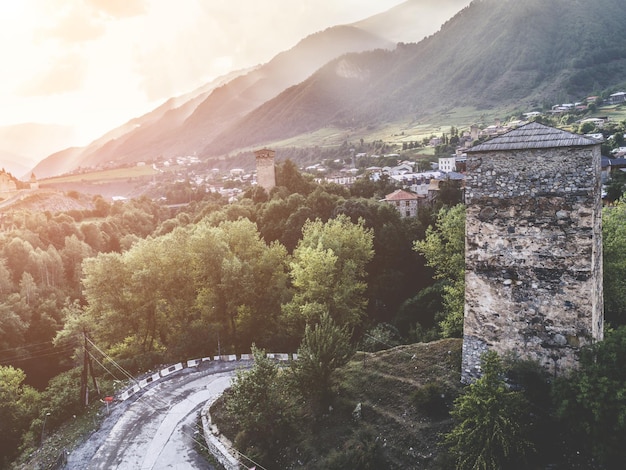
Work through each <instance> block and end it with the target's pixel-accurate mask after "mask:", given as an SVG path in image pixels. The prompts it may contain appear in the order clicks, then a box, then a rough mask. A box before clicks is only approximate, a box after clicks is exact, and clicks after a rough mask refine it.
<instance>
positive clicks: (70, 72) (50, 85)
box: [17, 53, 87, 97]
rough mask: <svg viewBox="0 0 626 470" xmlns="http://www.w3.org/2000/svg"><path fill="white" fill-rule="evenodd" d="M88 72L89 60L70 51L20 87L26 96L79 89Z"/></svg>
mask: <svg viewBox="0 0 626 470" xmlns="http://www.w3.org/2000/svg"><path fill="white" fill-rule="evenodd" d="M86 74H87V62H86V61H85V60H84V58H83V57H82V56H81V55H80V54H76V53H70V54H67V55H65V56H62V57H59V58H58V59H56V60H55V61H54V62H53V64H52V65H51V66H50V68H49V69H48V70H47V71H45V72H44V73H42V74H41V75H38V76H36V77H34V78H32V79H31V80H28V81H26V82H24V83H23V84H22V85H21V86H20V87H19V88H18V90H17V91H18V94H19V95H21V96H24V97H35V96H46V95H55V94H63V93H69V92H73V91H76V90H79V89H80V88H81V86H82V84H83V82H84V80H85V77H86Z"/></svg>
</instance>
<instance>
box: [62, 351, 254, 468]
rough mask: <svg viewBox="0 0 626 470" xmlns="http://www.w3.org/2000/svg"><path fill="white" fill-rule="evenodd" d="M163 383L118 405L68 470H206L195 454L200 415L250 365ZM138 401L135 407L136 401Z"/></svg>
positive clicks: (181, 375) (214, 368)
mask: <svg viewBox="0 0 626 470" xmlns="http://www.w3.org/2000/svg"><path fill="white" fill-rule="evenodd" d="M204 364H205V363H202V364H201V367H200V368H199V369H196V368H191V369H183V370H182V371H180V372H178V373H176V374H172V375H171V376H169V377H167V378H165V379H162V380H161V381H159V382H157V383H156V384H154V385H153V386H151V387H150V388H149V389H148V390H146V391H145V392H143V394H142V395H140V396H139V398H137V399H134V397H131V398H130V399H129V400H127V402H123V403H116V404H114V405H112V407H111V416H109V417H108V418H107V419H106V420H105V421H104V423H103V424H102V426H101V427H100V429H99V430H98V431H96V432H94V434H92V436H90V438H89V439H88V440H87V441H86V442H85V443H84V444H82V445H81V446H80V447H79V448H78V449H76V450H75V451H74V452H72V453H71V455H70V456H69V457H68V464H67V466H66V467H65V468H66V469H68V470H85V469H90V470H92V469H93V470H96V469H99V470H113V469H116V470H140V469H141V470H161V469H175V470H183V469H184V470H187V469H198V470H207V469H210V468H211V467H210V466H209V464H208V463H207V462H206V460H204V458H202V457H201V456H199V455H198V454H197V453H196V451H195V450H194V439H197V440H199V441H200V442H201V443H202V444H203V445H204V437H203V436H202V434H201V433H198V434H194V433H195V431H196V422H197V420H198V413H199V411H200V409H201V408H202V406H203V405H204V404H205V403H206V401H207V400H209V399H211V398H213V397H216V396H219V395H221V394H222V392H223V391H224V390H225V389H226V388H228V387H229V386H230V383H231V380H232V378H233V376H234V375H235V372H236V370H237V368H241V367H247V364H245V363H217V362H211V363H208V366H205V365H204ZM133 400H134V401H133Z"/></svg>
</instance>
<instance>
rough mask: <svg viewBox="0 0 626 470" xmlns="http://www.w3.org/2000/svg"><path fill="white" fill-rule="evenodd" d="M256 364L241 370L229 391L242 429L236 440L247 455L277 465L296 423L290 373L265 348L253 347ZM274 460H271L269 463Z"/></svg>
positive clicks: (228, 398)
mask: <svg viewBox="0 0 626 470" xmlns="http://www.w3.org/2000/svg"><path fill="white" fill-rule="evenodd" d="M252 354H253V357H254V365H253V367H252V368H251V369H249V370H240V371H239V372H237V375H236V377H235V379H234V381H233V384H232V386H231V389H230V391H229V392H228V393H227V395H226V409H227V410H228V413H229V414H230V415H231V416H232V417H233V418H234V420H235V421H236V422H237V424H238V427H239V429H241V430H242V432H240V434H239V435H238V437H237V440H236V441H237V442H236V444H237V445H238V447H240V448H243V449H244V452H245V453H246V454H247V455H250V456H253V458H254V459H255V460H256V459H259V460H261V461H263V462H265V463H266V464H267V465H270V464H273V465H276V463H275V459H276V458H277V457H278V452H279V451H280V449H281V448H282V447H283V446H284V444H283V442H284V440H285V439H287V438H288V436H289V434H290V430H291V429H292V428H291V426H292V425H293V412H292V409H293V408H292V405H293V404H292V402H291V396H290V393H289V389H288V385H287V381H286V375H285V374H284V373H283V371H282V370H281V369H280V368H279V367H278V365H277V364H276V362H274V361H273V360H271V359H269V358H268V357H267V356H266V354H265V351H263V350H261V349H257V348H256V347H254V346H253V347H252ZM267 462H270V463H267Z"/></svg>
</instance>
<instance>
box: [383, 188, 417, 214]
mask: <svg viewBox="0 0 626 470" xmlns="http://www.w3.org/2000/svg"><path fill="white" fill-rule="evenodd" d="M423 198H424V196H421V197H420V196H418V195H417V194H413V193H410V192H408V191H405V190H403V189H397V190H395V191H394V192H393V193H391V194H387V196H385V199H382V200H381V202H386V203H388V204H391V205H392V206H394V207H395V208H396V210H397V211H398V212H399V213H400V217H402V218H404V217H417V209H418V205H419V202H418V201H419V200H420V199H423Z"/></svg>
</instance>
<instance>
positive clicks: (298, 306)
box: [284, 215, 374, 331]
mask: <svg viewBox="0 0 626 470" xmlns="http://www.w3.org/2000/svg"><path fill="white" fill-rule="evenodd" d="M372 247H373V233H372V231H371V230H369V229H366V228H365V227H364V226H363V222H362V221H360V222H359V223H356V224H354V223H352V222H351V221H350V219H349V218H348V217H347V216H344V215H340V216H338V217H337V218H335V219H331V220H329V221H328V222H326V223H323V222H322V221H320V220H316V221H314V222H308V223H306V224H305V226H304V228H303V236H302V240H301V241H300V242H299V243H298V246H297V247H296V249H295V250H294V254H293V262H292V263H291V278H292V283H293V287H294V290H295V294H294V296H293V299H292V300H291V302H289V303H288V304H287V305H285V307H284V310H285V312H286V313H287V315H288V316H290V317H291V318H292V319H294V320H295V321H296V322H297V323H298V324H300V325H301V328H302V330H303V326H304V324H306V323H310V322H316V321H317V320H318V319H319V318H320V317H321V315H322V314H323V313H324V312H328V313H329V314H330V316H331V317H332V318H333V319H334V320H335V321H336V322H337V323H338V324H339V325H342V326H343V325H348V326H350V327H355V326H358V325H360V324H361V322H362V321H363V319H364V315H365V311H366V307H367V299H366V298H365V295H364V294H365V291H366V288H367V284H366V282H365V276H366V274H367V273H366V266H367V263H368V262H369V261H370V260H371V259H372V256H373V254H374V252H373V248H372ZM302 330H300V331H302Z"/></svg>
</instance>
